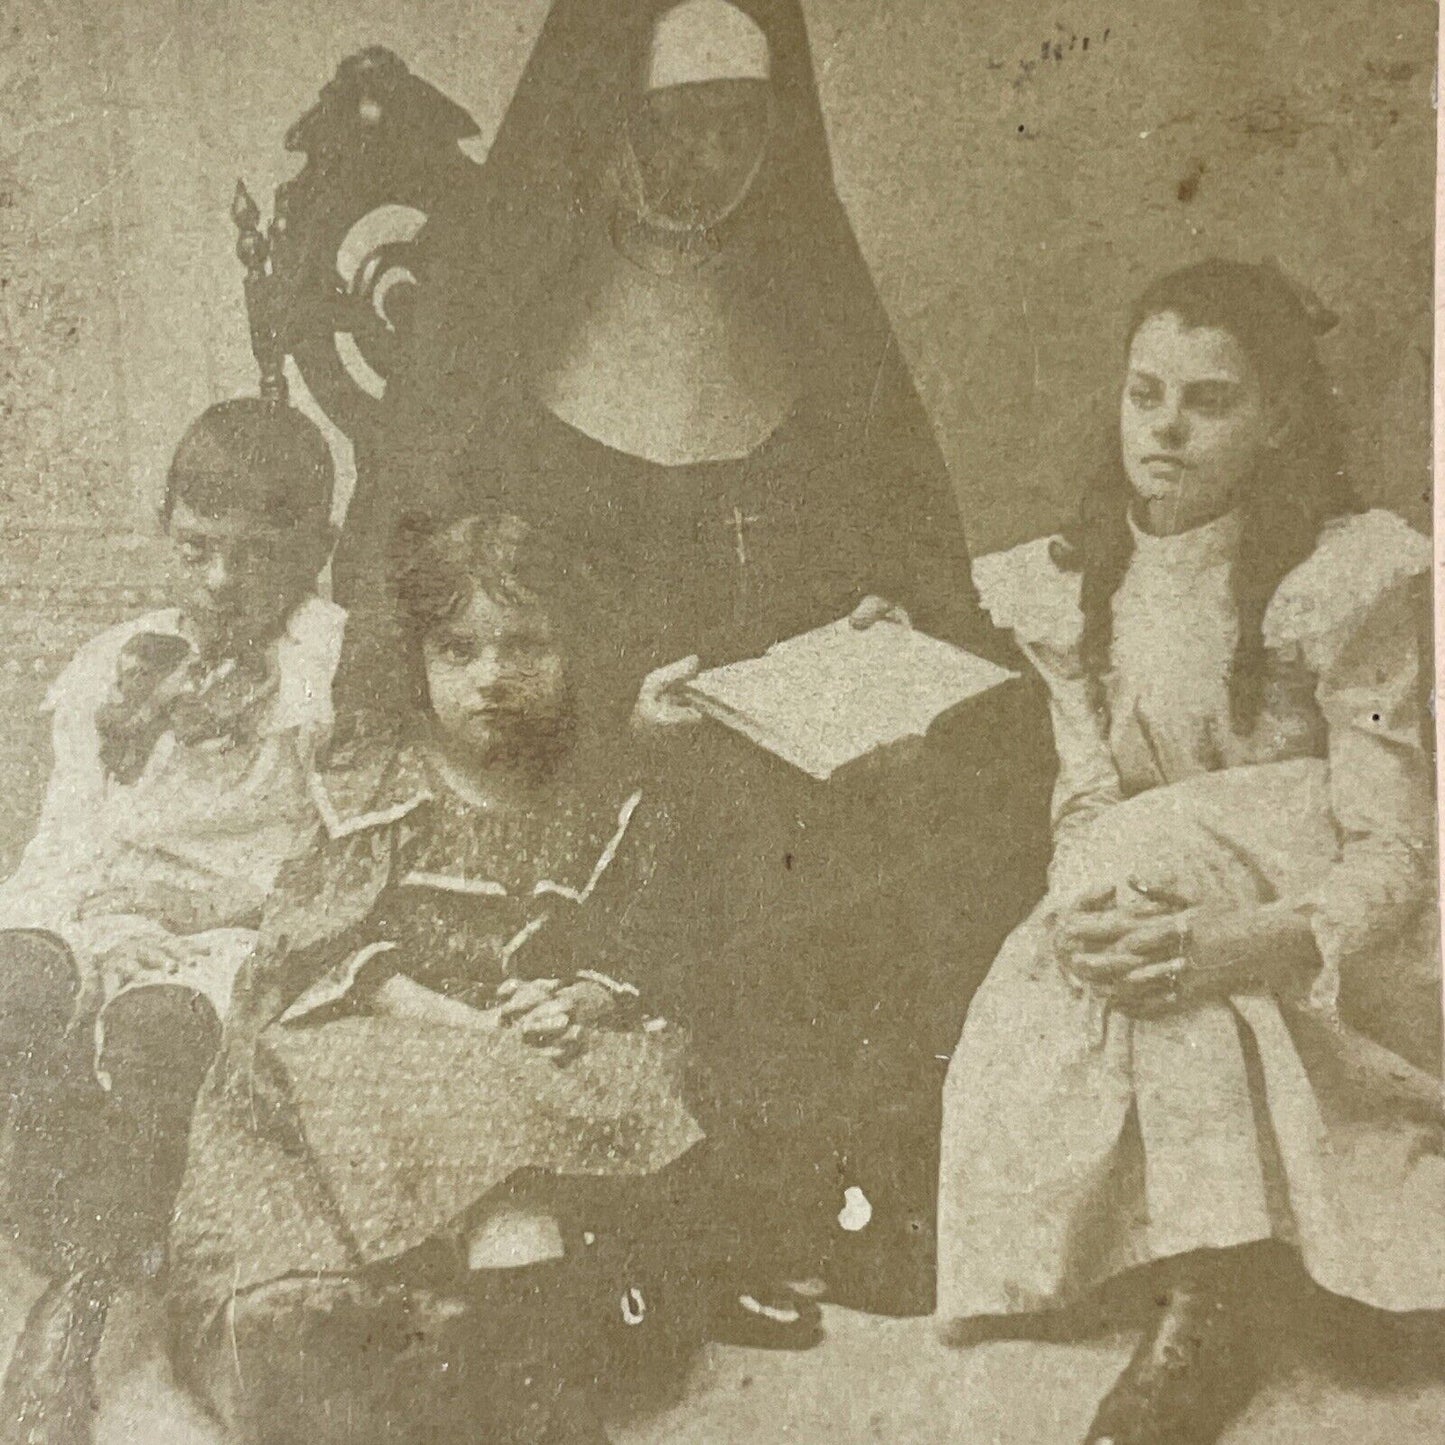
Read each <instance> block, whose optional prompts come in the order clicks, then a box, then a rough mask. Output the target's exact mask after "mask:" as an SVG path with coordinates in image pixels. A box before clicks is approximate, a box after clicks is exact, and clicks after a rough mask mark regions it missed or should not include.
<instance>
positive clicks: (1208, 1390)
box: [1086, 1249, 1259, 1445]
mask: <svg viewBox="0 0 1445 1445" xmlns="http://www.w3.org/2000/svg"><path fill="white" fill-rule="evenodd" d="M1248 1258H1249V1252H1247V1251H1245V1250H1241V1249H1233V1250H1210V1251H1205V1252H1201V1253H1199V1254H1194V1255H1189V1256H1187V1257H1185V1258H1182V1259H1180V1260H1177V1261H1175V1262H1174V1264H1173V1266H1172V1267H1171V1268H1170V1269H1169V1270H1168V1271H1167V1273H1166V1277H1165V1282H1164V1284H1163V1286H1162V1287H1161V1290H1160V1292H1159V1293H1158V1295H1157V1296H1156V1301H1155V1302H1156V1305H1157V1307H1158V1310H1159V1313H1158V1317H1157V1318H1156V1319H1155V1320H1154V1322H1153V1326H1152V1329H1151V1330H1150V1332H1149V1333H1148V1334H1146V1335H1145V1337H1144V1339H1143V1340H1142V1341H1141V1342H1140V1344H1139V1347H1138V1348H1137V1349H1136V1350H1135V1352H1134V1355H1133V1358H1132V1359H1131V1360H1130V1361H1129V1364H1128V1365H1127V1366H1126V1367H1125V1370H1124V1372H1123V1374H1122V1375H1120V1377H1119V1379H1118V1381H1117V1382H1116V1383H1115V1385H1114V1387H1113V1389H1112V1390H1110V1391H1109V1393H1108V1395H1107V1396H1105V1398H1104V1401H1103V1403H1102V1404H1101V1405H1100V1406H1099V1409H1098V1411H1097V1413H1096V1414H1095V1416H1094V1423H1093V1425H1092V1426H1091V1427H1090V1429H1089V1433H1088V1435H1087V1437H1086V1445H1213V1442H1214V1441H1216V1440H1218V1438H1219V1436H1220V1433H1221V1432H1222V1431H1223V1429H1224V1427H1225V1425H1227V1424H1228V1423H1229V1421H1230V1419H1231V1418H1232V1417H1233V1416H1234V1415H1235V1414H1236V1413H1237V1412H1238V1411H1239V1410H1240V1409H1241V1408H1242V1407H1243V1406H1244V1404H1245V1403H1246V1402H1247V1401H1248V1400H1249V1398H1250V1396H1251V1395H1252V1394H1253V1393H1254V1390H1255V1387H1256V1385H1257V1383H1258V1379H1259V1366H1258V1362H1257V1359H1256V1354H1255V1351H1256V1338H1255V1331H1254V1329H1253V1324H1254V1319H1253V1309H1252V1305H1253V1301H1252V1299H1251V1297H1250V1293H1249V1290H1248V1287H1247V1285H1246V1283H1245V1279H1244V1275H1245V1270H1244V1268H1243V1267H1242V1266H1243V1265H1244V1264H1245V1263H1246V1261H1247V1260H1248Z"/></svg>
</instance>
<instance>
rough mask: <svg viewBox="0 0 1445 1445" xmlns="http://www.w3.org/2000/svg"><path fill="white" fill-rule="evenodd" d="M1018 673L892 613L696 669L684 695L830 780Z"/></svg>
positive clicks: (839, 624)
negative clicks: (869, 623) (865, 624)
mask: <svg viewBox="0 0 1445 1445" xmlns="http://www.w3.org/2000/svg"><path fill="white" fill-rule="evenodd" d="M1017 675H1018V674H1017V673H1012V672H1009V671H1008V670H1007V669H1006V668H1002V667H998V666H996V665H995V664H994V663H992V662H986V661H984V659H983V658H981V657H975V656H974V655H973V654H972V653H971V652H965V651H964V650H963V649H962V648H960V647H955V646H953V645H952V644H951V643H948V642H940V641H939V640H938V639H937V638H936V637H929V636H928V635H927V634H926V633H923V632H916V631H914V630H913V629H912V628H910V627H905V626H902V625H900V624H898V623H895V622H887V621H884V622H878V623H875V624H874V625H873V626H872V627H868V628H862V629H860V628H856V627H854V626H852V625H851V623H850V622H849V621H848V619H847V618H844V619H843V620H842V621H840V622H831V623H829V624H828V625H827V626H825V627H819V628H817V629H815V630H814V631H812V632H805V633H803V634H801V635H800V636H798V637H792V638H789V639H788V640H787V641H786V642H779V643H775V644H774V645H773V646H772V647H770V648H769V649H768V650H767V652H765V653H764V654H763V655H762V656H761V657H754V658H748V659H747V660H746V661H743V662H733V663H729V664H728V665H727V666H725V667H718V668H714V669H712V670H711V671H710V672H704V673H702V674H701V675H700V676H698V677H696V678H694V679H693V680H692V681H691V682H690V683H688V684H687V687H686V689H685V692H686V695H687V697H688V699H689V701H691V702H692V703H693V704H694V705H695V706H696V707H697V708H698V709H699V710H700V711H702V712H704V713H706V714H708V716H710V717H713V718H716V719H717V720H718V721H719V722H721V723H725V724H726V725H727V726H728V727H730V728H732V729H734V730H735V731H736V732H739V733H742V734H743V736H744V737H747V738H751V739H752V741H753V742H755V743H757V745H758V746H759V747H762V748H766V749H767V750H768V752H770V753H774V754H776V755H777V756H778V757H780V758H782V759H783V760H784V761H785V762H788V763H791V764H792V765H793V766H794V767H795V768H801V769H802V770H803V771H804V772H805V773H809V774H811V775H812V776H813V777H815V778H818V779H821V780H826V779H828V778H830V777H831V776H832V775H833V774H834V772H836V771H837V770H838V769H839V768H840V767H842V766H843V765H844V764H845V763H850V762H852V761H854V759H856V758H861V757H863V756H864V755H865V754H867V753H871V752H874V751H876V750H877V749H879V748H883V747H886V746H888V744H890V743H894V742H898V741H900V740H901V739H903V738H909V737H922V736H923V735H924V734H925V733H926V732H927V731H928V729H929V727H930V726H932V724H933V723H934V722H936V721H937V720H938V719H939V718H940V717H942V716H943V714H944V713H946V712H948V711H950V710H951V709H953V708H955V707H957V706H958V705H959V704H960V703H964V702H967V701H968V700H969V699H970V698H973V697H977V696H978V695H979V694H980V693H983V692H987V691H989V690H990V689H991V688H995V687H997V686H999V684H1000V683H1003V682H1007V681H1009V680H1010V679H1011V678H1013V677H1016V676H1017Z"/></svg>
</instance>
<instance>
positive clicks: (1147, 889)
mask: <svg viewBox="0 0 1445 1445" xmlns="http://www.w3.org/2000/svg"><path fill="white" fill-rule="evenodd" d="M1263 913H1264V910H1246V909H1213V908H1208V907H1200V906H1195V905H1192V904H1191V903H1190V902H1189V900H1188V899H1187V898H1185V897H1183V896H1182V895H1181V894H1179V893H1177V892H1175V891H1174V890H1173V889H1170V888H1167V887H1163V886H1157V885H1153V884H1149V883H1145V882H1142V881H1140V880H1139V879H1135V878H1131V879H1129V881H1128V883H1127V885H1126V886H1125V887H1123V888H1118V887H1106V888H1098V889H1095V890H1093V891H1092V892H1089V893H1086V894H1083V895H1082V896H1080V897H1079V898H1078V899H1076V900H1075V901H1074V903H1073V904H1072V905H1071V906H1070V907H1068V908H1066V909H1064V910H1063V911H1062V912H1061V913H1060V914H1059V916H1058V919H1057V922H1056V924H1055V934H1054V937H1055V951H1056V955H1057V958H1058V963H1059V967H1060V969H1061V970H1062V972H1063V974H1064V977H1065V978H1067V979H1068V980H1069V981H1070V983H1072V984H1074V985H1076V986H1078V987H1080V988H1083V989H1087V990H1088V991H1089V992H1090V993H1092V994H1094V995H1095V996H1096V997H1097V998H1099V999H1101V1000H1102V1001H1104V1002H1106V1003H1108V1004H1110V1005H1112V1006H1113V1007H1116V1008H1119V1009H1122V1010H1124V1011H1125V1012H1126V1013H1132V1014H1138V1015H1143V1016H1148V1015H1151V1014H1158V1013H1165V1012H1168V1011H1169V1010H1171V1009H1177V1008H1183V1007H1186V1006H1188V1005H1190V1004H1193V1003H1195V1002H1197V1001H1199V1000H1200V999H1203V998H1210V997H1218V996H1221V995H1224V994H1228V993H1232V992H1237V991H1239V990H1241V989H1247V988H1251V987H1259V986H1260V985H1261V984H1262V983H1264V982H1266V981H1267V980H1266V978H1265V977H1263V976H1262V974H1261V970H1260V966H1259V965H1260V959H1259V957H1258V949H1257V948H1256V947H1255V946H1254V944H1255V942H1256V937H1255V935H1256V933H1257V932H1258V930H1257V929H1256V927H1255V926H1254V924H1255V921H1256V920H1255V915H1256V914H1258V915H1260V917H1259V919H1258V920H1257V921H1258V922H1261V923H1262V922H1264V918H1263Z"/></svg>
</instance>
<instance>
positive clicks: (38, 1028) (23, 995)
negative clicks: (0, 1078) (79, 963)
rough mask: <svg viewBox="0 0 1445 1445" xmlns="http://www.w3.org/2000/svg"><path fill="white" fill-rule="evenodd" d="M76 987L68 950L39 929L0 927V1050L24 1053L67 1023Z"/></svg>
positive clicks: (8, 1055)
mask: <svg viewBox="0 0 1445 1445" xmlns="http://www.w3.org/2000/svg"><path fill="white" fill-rule="evenodd" d="M79 992H80V974H79V971H78V970H77V968H76V966H75V960H74V959H73V958H72V957H71V954H70V950H69V949H68V948H67V947H66V946H65V944H64V943H63V942H62V941H61V940H60V939H59V938H57V937H56V936H55V935H54V934H53V933H45V932H43V931H41V930H40V929H5V930H3V931H0V1056H3V1057H4V1058H6V1059H17V1060H18V1059H24V1058H27V1057H28V1056H29V1055H30V1054H31V1053H32V1051H33V1050H34V1049H35V1048H36V1047H37V1046H39V1045H41V1044H43V1043H44V1042H46V1041H47V1040H53V1039H58V1038H59V1037H60V1036H61V1035H62V1034H63V1033H64V1032H65V1029H66V1027H67V1026H68V1025H69V1023H70V1020H71V1017H72V1015H73V1014H74V1011H75V1004H76V999H77V997H78V995H79Z"/></svg>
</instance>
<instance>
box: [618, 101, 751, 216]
mask: <svg viewBox="0 0 1445 1445" xmlns="http://www.w3.org/2000/svg"><path fill="white" fill-rule="evenodd" d="M770 114H771V112H770V109H769V92H768V84H767V82H766V81H762V80H708V81H698V82H694V83H692V84H688V85H672V86H668V87H666V88H665V89H662V90H655V91H651V92H650V93H649V94H648V95H646V96H645V97H644V99H643V101H642V104H641V106H640V107H639V108H638V110H637V112H636V113H635V114H634V115H633V117H632V120H631V122H630V123H629V126H628V139H629V141H630V142H631V146H632V154H633V156H634V157H635V158H636V161H637V169H638V182H639V185H640V187H641V192H642V194H641V196H640V197H639V198H638V199H639V201H640V203H641V208H642V209H643V210H644V211H645V212H646V213H647V216H648V217H649V218H653V219H656V220H658V221H660V222H661V223H663V224H664V225H668V226H673V227H678V228H686V229H692V228H699V229H700V228H705V227H708V226H715V225H717V224H718V223H719V222H720V221H722V220H724V219H725V218H726V217H727V216H728V214H729V213H730V212H732V211H733V210H734V209H736V207H737V206H738V204H739V203H740V202H741V201H742V199H743V198H744V197H745V196H746V195H747V193H748V190H749V188H750V186H751V185H752V182H753V179H754V177H755V176H756V175H757V172H758V168H759V166H760V165H761V164H762V158H763V151H764V148H765V147H766V145H767V139H768V129H769V124H770Z"/></svg>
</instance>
